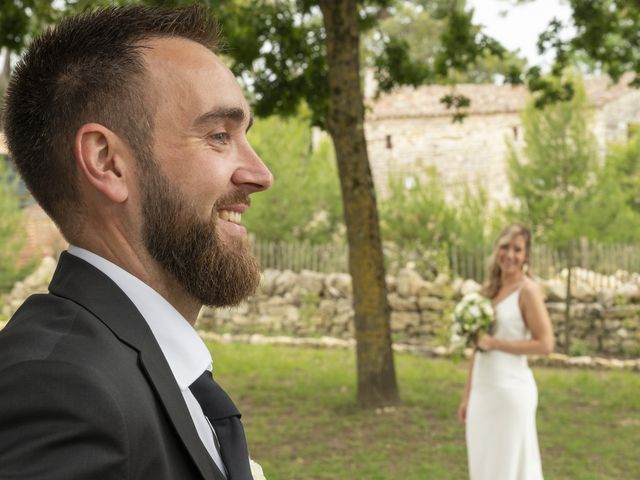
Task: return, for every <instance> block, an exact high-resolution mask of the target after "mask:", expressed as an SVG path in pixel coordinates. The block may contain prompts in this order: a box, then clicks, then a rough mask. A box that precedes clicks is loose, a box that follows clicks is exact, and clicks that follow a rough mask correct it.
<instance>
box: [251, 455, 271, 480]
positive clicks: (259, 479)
mask: <svg viewBox="0 0 640 480" xmlns="http://www.w3.org/2000/svg"><path fill="white" fill-rule="evenodd" d="M249 466H250V467H251V476H252V477H253V480H267V477H265V476H264V473H263V472H262V467H261V466H260V465H258V464H257V463H256V462H254V461H253V460H251V459H249Z"/></svg>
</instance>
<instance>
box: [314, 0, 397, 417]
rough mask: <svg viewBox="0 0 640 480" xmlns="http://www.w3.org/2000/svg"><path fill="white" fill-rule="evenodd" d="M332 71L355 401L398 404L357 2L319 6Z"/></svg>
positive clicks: (334, 0) (333, 0) (331, 121)
mask: <svg viewBox="0 0 640 480" xmlns="http://www.w3.org/2000/svg"><path fill="white" fill-rule="evenodd" d="M319 4H320V9H321V10H322V14H323V18H324V26H325V31H326V46H327V63H328V65H329V97H330V105H329V115H328V118H327V130H328V131H329V134H330V135H331V137H332V139H333V144H334V148H335V152H336V159H337V162H338V171H339V173H340V185H341V189H342V200H343V204H344V215H345V223H346V226H347V237H348V242H349V271H350V272H351V278H352V281H353V308H354V311H355V336H356V343H357V346H356V351H357V364H358V403H359V404H360V405H361V406H363V407H378V406H385V405H390V404H394V403H397V401H398V385H397V382H396V373H395V367H394V362H393V351H392V348H391V330H390V326H389V318H390V312H389V304H388V301H387V285H386V282H385V271H384V257H383V253H382V241H381V239H380V226H379V223H378V210H377V206H376V195H375V190H374V186H373V178H372V176H371V169H370V168H369V158H368V156H367V144H366V140H365V136H364V105H363V102H362V93H361V91H360V71H359V70H360V63H359V58H358V57H359V42H360V39H359V32H358V8H357V5H356V1H355V0H320V1H319Z"/></svg>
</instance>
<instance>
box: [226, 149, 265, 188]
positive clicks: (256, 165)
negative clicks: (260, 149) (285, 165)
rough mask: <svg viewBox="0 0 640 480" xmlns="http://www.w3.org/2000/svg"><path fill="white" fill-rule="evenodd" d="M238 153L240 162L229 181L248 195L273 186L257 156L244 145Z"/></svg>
mask: <svg viewBox="0 0 640 480" xmlns="http://www.w3.org/2000/svg"><path fill="white" fill-rule="evenodd" d="M239 153H240V162H239V166H238V168H237V169H236V171H235V172H234V173H233V176H232V177H231V181H232V182H233V183H235V184H236V185H238V186H243V187H244V188H245V189H247V190H249V193H254V192H261V191H263V190H266V189H267V188H269V187H270V186H271V185H272V184H273V175H272V174H271V171H270V170H269V169H268V168H267V166H266V165H265V164H264V162H263V161H262V159H261V158H260V157H259V156H258V154H257V153H256V152H255V151H254V150H253V148H251V145H249V144H248V143H246V144H245V145H244V146H243V148H242V150H241V152H239Z"/></svg>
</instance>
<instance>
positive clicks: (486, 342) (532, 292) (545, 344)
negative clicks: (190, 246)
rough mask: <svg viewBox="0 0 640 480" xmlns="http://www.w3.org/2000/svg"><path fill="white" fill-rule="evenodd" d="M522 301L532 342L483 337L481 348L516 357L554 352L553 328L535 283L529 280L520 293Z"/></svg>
mask: <svg viewBox="0 0 640 480" xmlns="http://www.w3.org/2000/svg"><path fill="white" fill-rule="evenodd" d="M520 299H521V310H522V316H523V317H524V319H525V322H526V323H527V327H528V328H529V331H531V340H503V339H500V338H495V337H492V336H490V335H483V336H481V337H480V338H479V339H478V346H479V347H480V348H482V349H484V350H500V351H502V352H507V353H513V354H516V355H548V354H549V353H551V352H552V351H553V346H554V343H555V339H554V336H553V327H552V326H551V320H550V319H549V313H548V312H547V308H546V307H545V306H544V301H543V299H542V293H541V292H540V289H539V288H538V286H537V285H536V284H535V283H534V282H533V281H531V280H527V281H526V282H525V284H524V285H523V287H522V290H521V291H520Z"/></svg>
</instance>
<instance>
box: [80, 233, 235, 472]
mask: <svg viewBox="0 0 640 480" xmlns="http://www.w3.org/2000/svg"><path fill="white" fill-rule="evenodd" d="M68 252H69V253H70V254H72V255H75V256H76V257H79V258H81V259H82V260H84V261H86V262H88V263H90V264H91V265H93V266H94V267H96V268H97V269H98V270H100V271H101V272H102V273H104V274H105V275H107V276H108V277H109V278H110V279H111V280H113V281H114V282H115V283H116V285H118V287H120V289H121V290H122V291H123V292H124V293H125V295H127V297H129V299H130V300H131V301H132V302H133V304H134V305H135V306H136V308H137V309H138V311H139V312H140V313H141V314H142V316H143V317H144V319H145V320H146V321H147V323H148V324H149V328H150V329H151V332H152V333H153V336H154V337H155V339H156V341H157V342H158V345H160V349H161V350H162V353H163V354H164V356H165V358H166V359H167V363H168V364H169V367H170V368H171V372H172V373H173V376H174V377H175V379H176V382H177V383H178V387H180V391H181V392H182V396H183V397H184V401H185V403H186V404H187V408H188V409H189V413H190V414H191V418H192V419H193V423H194V425H195V427H196V430H197V431H198V435H199V436H200V440H202V443H203V444H204V446H205V447H206V449H207V451H208V452H209V455H211V458H213V461H214V462H215V463H216V465H217V466H218V468H219V469H220V471H221V472H223V473H224V474H225V475H226V471H225V468H224V463H223V462H222V459H221V458H220V454H219V453H218V450H217V449H216V447H215V444H214V439H213V436H214V435H215V433H214V430H213V427H212V426H211V424H210V423H209V420H208V419H207V417H205V415H204V413H203V411H202V407H200V404H199V403H198V401H197V400H196V398H195V397H194V396H193V394H192V393H191V390H189V386H190V385H191V384H192V383H193V382H194V381H195V380H196V379H197V378H198V377H199V376H200V375H202V373H203V372H204V371H205V370H209V371H211V366H212V361H211V354H210V353H209V350H208V349H207V346H206V345H205V344H204V342H203V341H202V339H201V338H200V337H199V336H198V334H197V332H196V331H195V329H194V328H193V327H192V326H191V325H190V324H189V322H187V320H186V319H185V318H184V317H183V316H182V315H180V313H178V311H177V310H176V309H175V308H173V306H172V305H171V304H170V303H169V302H167V301H166V300H165V299H164V297H163V296H162V295H160V294H159V293H158V292H156V291H155V290H154V289H153V288H151V287H150V286H149V285H147V284H146V283H144V282H143V281H142V280H140V279H138V278H136V277H134V276H133V275H131V274H130V273H129V272H127V271H125V270H123V269H122V268H120V267H118V266H117V265H115V264H113V263H111V262H110V261H108V260H106V259H104V258H102V257H100V256H98V255H96V254H95V253H92V252H89V251H88V250H85V249H83V248H79V247H76V246H74V245H69V249H68Z"/></svg>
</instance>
